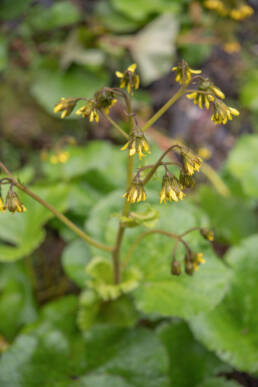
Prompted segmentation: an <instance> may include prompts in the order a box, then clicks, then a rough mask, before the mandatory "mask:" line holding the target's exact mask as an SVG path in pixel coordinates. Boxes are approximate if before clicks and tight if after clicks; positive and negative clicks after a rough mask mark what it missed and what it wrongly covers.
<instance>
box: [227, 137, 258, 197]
mask: <svg viewBox="0 0 258 387" xmlns="http://www.w3.org/2000/svg"><path fill="white" fill-rule="evenodd" d="M257 164H258V135H254V134H252V135H245V136H242V137H240V139H239V140H238V142H237V143H236V145H235V146H234V148H233V150H232V151H231V152H230V155H229V159H228V161H227V169H228V170H229V171H230V172H231V173H232V175H233V176H235V177H237V178H238V179H239V180H240V182H241V183H242V185H243V188H244V191H245V192H246V194H248V195H250V196H252V197H256V198H258V168H257Z"/></svg>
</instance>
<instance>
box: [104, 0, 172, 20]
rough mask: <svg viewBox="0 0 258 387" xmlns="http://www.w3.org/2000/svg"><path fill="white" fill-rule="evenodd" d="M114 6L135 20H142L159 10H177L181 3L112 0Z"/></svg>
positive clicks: (153, 0) (163, 0)
mask: <svg viewBox="0 0 258 387" xmlns="http://www.w3.org/2000/svg"><path fill="white" fill-rule="evenodd" d="M111 2H112V5H113V7H114V8H115V9H116V10H117V11H118V12H121V13H123V14H124V15H125V16H127V17H130V18H131V19H133V20H136V21H140V20H144V19H146V18H147V17H148V16H149V15H151V14H153V13H159V12H172V13H173V12H175V11H177V10H178V8H179V5H178V2H177V1H175V0H159V1H157V0H131V1H124V0H111Z"/></svg>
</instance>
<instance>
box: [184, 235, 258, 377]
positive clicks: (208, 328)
mask: <svg viewBox="0 0 258 387" xmlns="http://www.w3.org/2000/svg"><path fill="white" fill-rule="evenodd" d="M257 249H258V236H257V235H255V236H252V237H250V238H248V239H246V240H244V241H243V242H242V243H241V245H240V246H238V247H234V248H232V249H230V250H229V252H228V253H227V255H226V259H227V262H228V263H229V264H230V265H231V267H232V270H233V273H234V275H233V277H232V280H231V283H230V290H229V291H228V293H227V294H226V296H225V298H224V299H223V301H222V302H221V303H220V304H219V305H218V306H217V307H216V308H215V309H214V310H212V311H210V312H209V313H205V314H202V315H200V316H197V317H196V318H194V319H192V320H191V327H192V329H193V332H194V334H195V336H196V337H197V338H198V339H200V340H201V341H202V342H203V343H204V344H205V345H206V347H207V348H208V349H209V350H212V351H215V352H216V354H217V355H218V356H219V357H220V358H221V359H222V360H224V361H226V362H228V363H229V364H231V365H232V366H234V367H236V368H237V369H239V370H241V371H246V372H250V373H257V372H258V351H257V346H258V331H257V326H258V316H257V313H255V310H256V307H257V303H258V285H257V275H258V265H257Z"/></svg>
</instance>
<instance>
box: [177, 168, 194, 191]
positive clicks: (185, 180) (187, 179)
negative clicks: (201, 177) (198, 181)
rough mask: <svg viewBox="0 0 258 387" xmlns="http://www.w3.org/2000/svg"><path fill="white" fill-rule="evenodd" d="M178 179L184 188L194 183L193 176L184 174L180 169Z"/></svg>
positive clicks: (190, 186)
mask: <svg viewBox="0 0 258 387" xmlns="http://www.w3.org/2000/svg"><path fill="white" fill-rule="evenodd" d="M179 181H180V183H181V184H182V186H183V187H185V188H192V187H193V186H194V185H195V181H194V178H193V177H192V176H190V175H186V174H185V173H184V172H183V171H182V170H181V171H180V176H179Z"/></svg>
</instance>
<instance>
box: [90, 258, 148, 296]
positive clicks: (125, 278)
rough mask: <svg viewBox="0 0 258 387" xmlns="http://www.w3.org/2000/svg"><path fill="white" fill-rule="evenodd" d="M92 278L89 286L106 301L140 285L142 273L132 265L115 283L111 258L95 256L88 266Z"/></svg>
mask: <svg viewBox="0 0 258 387" xmlns="http://www.w3.org/2000/svg"><path fill="white" fill-rule="evenodd" d="M86 271H87V273H88V274H89V276H90V277H91V279H89V280H87V286H88V287H89V288H91V289H94V290H95V291H96V292H97V293H98V295H99V296H100V297H101V299H103V300H104V301H108V300H115V299H117V298H118V297H120V296H121V295H122V294H124V293H129V292H131V291H132V290H134V289H136V288H137V287H138V286H139V282H140V280H141V273H140V272H139V270H138V269H137V268H135V267H131V268H129V269H127V270H126V271H124V272H123V273H122V278H121V281H120V282H119V284H114V269H113V264H112V262H111V261H110V260H107V259H105V258H102V257H95V258H93V259H92V260H91V262H90V263H89V264H88V266H87V268H86Z"/></svg>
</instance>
